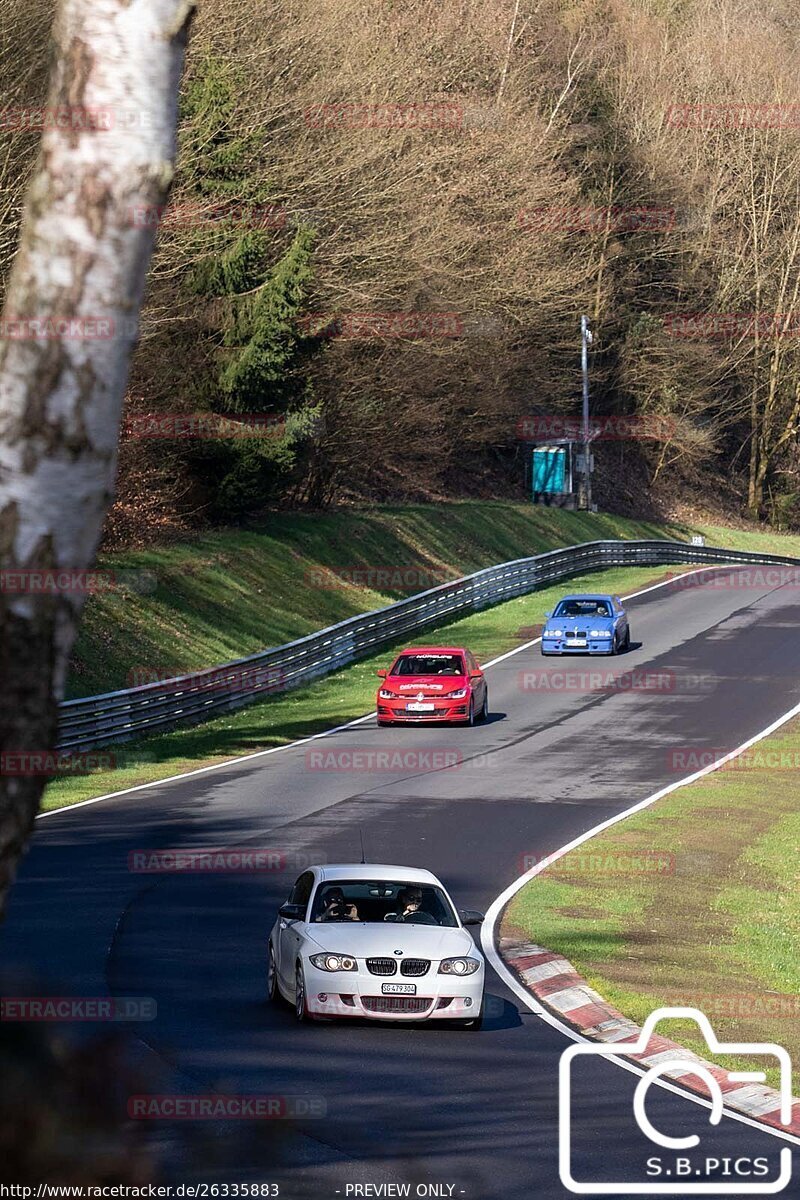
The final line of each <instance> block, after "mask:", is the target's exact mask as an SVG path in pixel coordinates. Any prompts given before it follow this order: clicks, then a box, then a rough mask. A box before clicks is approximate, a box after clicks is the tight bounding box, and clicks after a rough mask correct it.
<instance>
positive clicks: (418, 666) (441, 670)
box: [389, 654, 466, 675]
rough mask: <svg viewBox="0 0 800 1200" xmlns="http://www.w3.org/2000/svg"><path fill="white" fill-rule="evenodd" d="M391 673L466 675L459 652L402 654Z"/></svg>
mask: <svg viewBox="0 0 800 1200" xmlns="http://www.w3.org/2000/svg"><path fill="white" fill-rule="evenodd" d="M389 674H390V675H465V674H466V671H465V670H464V661H463V659H462V658H460V657H459V655H458V654H401V655H400V657H399V658H398V660H397V662H396V663H395V664H394V666H393V667H392V669H391V671H390V672H389Z"/></svg>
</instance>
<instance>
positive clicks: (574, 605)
mask: <svg viewBox="0 0 800 1200" xmlns="http://www.w3.org/2000/svg"><path fill="white" fill-rule="evenodd" d="M553 616H554V617H610V616H611V611H610V609H609V607H608V605H607V604H606V602H605V600H562V601H561V603H560V604H559V605H558V607H557V608H556V611H555V612H554V613H553Z"/></svg>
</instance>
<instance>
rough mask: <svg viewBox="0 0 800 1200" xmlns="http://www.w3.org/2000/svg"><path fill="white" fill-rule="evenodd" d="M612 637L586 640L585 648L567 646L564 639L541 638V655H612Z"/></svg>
mask: <svg viewBox="0 0 800 1200" xmlns="http://www.w3.org/2000/svg"><path fill="white" fill-rule="evenodd" d="M613 648H614V639H613V637H607V638H587V639H586V645H585V646H568V645H567V643H566V641H565V639H564V638H546V637H543V638H542V653H543V654H612V653H613Z"/></svg>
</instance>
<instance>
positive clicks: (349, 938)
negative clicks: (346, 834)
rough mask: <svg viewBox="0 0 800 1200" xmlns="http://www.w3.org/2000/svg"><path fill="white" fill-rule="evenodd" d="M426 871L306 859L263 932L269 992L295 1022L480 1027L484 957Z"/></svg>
mask: <svg viewBox="0 0 800 1200" xmlns="http://www.w3.org/2000/svg"><path fill="white" fill-rule="evenodd" d="M482 920H483V916H482V914H481V913H479V912H473V911H469V910H468V911H462V912H459V911H458V910H457V909H456V908H455V906H454V905H453V902H452V900H451V899H450V897H449V896H448V894H447V892H446V891H445V889H444V888H443V887H442V885H441V883H440V882H439V880H438V879H437V878H436V876H435V875H432V874H431V873H430V871H420V870H416V869H415V868H412V867H388V866H375V865H373V864H372V863H367V864H366V865H365V864H363V863H358V864H355V865H351V864H345V865H339V866H324V867H322V866H320V867H309V869H308V870H307V871H304V872H303V874H302V875H301V876H300V878H299V879H298V880H297V882H296V883H295V885H294V887H293V888H292V891H291V894H290V896H289V899H288V901H287V902H286V904H283V905H282V906H281V908H280V910H279V912H278V919H277V921H276V922H275V925H274V926H273V929H272V932H271V934H270V937H269V947H268V957H269V963H268V991H269V998H270V999H271V1000H278V998H279V997H281V996H282V997H284V998H285V999H286V1000H288V1001H290V1002H291V1003H292V1004H293V1005H294V1008H295V1014H296V1016H297V1019H298V1020H299V1021H308V1020H315V1019H319V1018H324V1017H329V1018H330V1017H368V1018H372V1019H373V1020H379V1021H445V1022H447V1023H448V1024H450V1025H454V1026H455V1025H459V1026H461V1027H463V1028H468V1029H480V1026H481V1021H482V1019H483V982H484V961H483V955H482V954H481V953H480V951H479V950H478V948H477V946H476V945H475V942H474V941H473V939H472V936H471V935H470V934H469V933H468V932H467V930H466V929H465V928H464V926H465V925H479V924H480V922H481V921H482Z"/></svg>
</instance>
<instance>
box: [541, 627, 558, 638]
mask: <svg viewBox="0 0 800 1200" xmlns="http://www.w3.org/2000/svg"><path fill="white" fill-rule="evenodd" d="M561 633H562V630H560V629H545V631H544V637H561Z"/></svg>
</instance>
